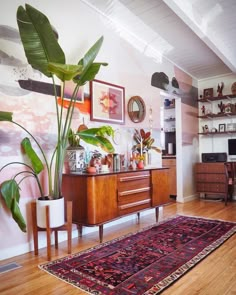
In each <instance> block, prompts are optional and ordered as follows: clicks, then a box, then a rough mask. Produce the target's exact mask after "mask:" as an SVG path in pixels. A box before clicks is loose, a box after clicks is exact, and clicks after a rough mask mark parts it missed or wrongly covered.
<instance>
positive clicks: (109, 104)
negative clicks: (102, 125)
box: [90, 80, 125, 124]
mask: <svg viewBox="0 0 236 295" xmlns="http://www.w3.org/2000/svg"><path fill="white" fill-rule="evenodd" d="M90 94H91V118H90V119H91V120H92V121H99V122H108V123H113V124H124V123H125V117H124V116H125V109H124V108H125V88H124V87H122V86H118V85H114V84H110V83H107V82H103V81H99V80H93V81H91V82H90Z"/></svg>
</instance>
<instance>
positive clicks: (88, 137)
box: [66, 124, 114, 172]
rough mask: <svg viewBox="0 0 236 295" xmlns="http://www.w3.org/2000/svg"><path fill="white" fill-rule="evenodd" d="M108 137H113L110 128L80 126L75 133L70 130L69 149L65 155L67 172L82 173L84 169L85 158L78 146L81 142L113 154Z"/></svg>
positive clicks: (81, 147)
mask: <svg viewBox="0 0 236 295" xmlns="http://www.w3.org/2000/svg"><path fill="white" fill-rule="evenodd" d="M110 136H112V137H114V130H113V128H112V127H111V126H101V127H99V128H88V127H87V126H86V125H84V124H82V125H80V126H79V128H78V130H77V132H74V131H73V130H72V129H70V131H69V136H68V141H69V147H68V148H67V154H66V158H67V162H68V166H69V172H78V171H83V169H84V168H85V158H86V156H85V149H84V147H83V146H81V144H80V142H81V140H83V141H84V142H86V143H88V144H93V145H97V146H99V147H100V148H101V149H103V150H104V151H105V152H108V153H111V152H114V148H113V145H112V144H111V142H110V141H109V139H108V137H110Z"/></svg>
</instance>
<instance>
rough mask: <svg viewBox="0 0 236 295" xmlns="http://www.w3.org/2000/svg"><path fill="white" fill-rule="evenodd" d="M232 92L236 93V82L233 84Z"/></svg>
mask: <svg viewBox="0 0 236 295" xmlns="http://www.w3.org/2000/svg"><path fill="white" fill-rule="evenodd" d="M231 92H232V94H233V95H236V82H234V83H233V84H232V86H231Z"/></svg>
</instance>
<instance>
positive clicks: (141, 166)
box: [137, 160, 144, 169]
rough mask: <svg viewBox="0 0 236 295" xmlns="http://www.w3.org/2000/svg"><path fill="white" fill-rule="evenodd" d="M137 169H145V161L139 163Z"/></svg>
mask: <svg viewBox="0 0 236 295" xmlns="http://www.w3.org/2000/svg"><path fill="white" fill-rule="evenodd" d="M137 168H138V169H143V168H144V164H143V161H142V160H141V161H139V162H138V164H137Z"/></svg>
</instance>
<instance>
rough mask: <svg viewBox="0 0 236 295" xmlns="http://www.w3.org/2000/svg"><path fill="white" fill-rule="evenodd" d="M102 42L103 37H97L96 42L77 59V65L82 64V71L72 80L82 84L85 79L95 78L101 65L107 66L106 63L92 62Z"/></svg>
mask: <svg viewBox="0 0 236 295" xmlns="http://www.w3.org/2000/svg"><path fill="white" fill-rule="evenodd" d="M102 43H103V37H101V38H99V39H98V40H97V42H95V44H94V45H93V46H92V47H91V48H90V49H89V50H88V51H87V53H86V54H85V56H84V57H83V58H82V59H81V60H80V61H79V63H78V64H79V65H82V66H83V72H82V73H81V74H80V75H79V76H77V77H75V78H74V79H73V81H74V82H75V83H76V84H79V85H84V84H85V83H86V82H87V81H91V80H93V79H94V78H95V76H96V74H97V73H98V71H99V69H100V67H101V65H103V66H107V65H108V64H107V63H93V61H94V59H95V58H96V56H97V54H98V52H99V50H100V48H101V46H102Z"/></svg>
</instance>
